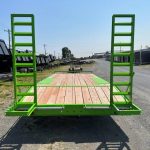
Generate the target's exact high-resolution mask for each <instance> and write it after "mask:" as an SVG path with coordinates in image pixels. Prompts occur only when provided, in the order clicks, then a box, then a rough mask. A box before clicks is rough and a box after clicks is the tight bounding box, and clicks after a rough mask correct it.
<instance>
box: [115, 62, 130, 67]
mask: <svg viewBox="0 0 150 150" xmlns="http://www.w3.org/2000/svg"><path fill="white" fill-rule="evenodd" d="M113 66H122V67H123V66H124V67H126V66H130V63H124V62H120V63H116V62H113Z"/></svg>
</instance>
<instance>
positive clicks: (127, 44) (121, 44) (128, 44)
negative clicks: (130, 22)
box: [114, 43, 131, 46]
mask: <svg viewBox="0 0 150 150" xmlns="http://www.w3.org/2000/svg"><path fill="white" fill-rule="evenodd" d="M114 46H131V43H114Z"/></svg>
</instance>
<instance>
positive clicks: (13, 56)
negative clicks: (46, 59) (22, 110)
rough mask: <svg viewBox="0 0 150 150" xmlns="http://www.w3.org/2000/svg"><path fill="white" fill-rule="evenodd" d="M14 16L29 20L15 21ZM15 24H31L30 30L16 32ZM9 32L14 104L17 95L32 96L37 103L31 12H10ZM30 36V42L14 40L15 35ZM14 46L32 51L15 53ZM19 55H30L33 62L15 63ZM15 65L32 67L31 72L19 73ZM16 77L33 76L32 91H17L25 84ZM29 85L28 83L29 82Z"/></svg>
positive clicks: (33, 33)
mask: <svg viewBox="0 0 150 150" xmlns="http://www.w3.org/2000/svg"><path fill="white" fill-rule="evenodd" d="M16 18H23V19H26V18H30V19H31V21H21V22H20V21H16V20H15V19H16ZM16 26H31V31H30V32H20V31H19V32H16V31H15V27H16ZM11 31H12V32H11V33H12V61H13V80H14V106H16V105H17V103H18V96H30V95H32V96H34V104H35V105H37V82H36V50H35V29H34V15H33V14H11ZM16 36H17V37H19V36H22V37H26V36H30V37H32V42H31V43H20V42H16V39H15V37H16ZM16 47H31V48H32V53H17V52H16V50H17V49H16ZM18 56H21V57H32V58H33V63H17V62H16V58H17V57H18ZM17 67H26V68H27V67H30V68H31V67H32V68H33V73H19V72H17ZM17 77H32V78H33V85H32V86H33V87H34V92H32V93H28V92H25V93H18V91H17V87H18V86H26V85H25V84H23V83H17ZM29 85H30V84H29Z"/></svg>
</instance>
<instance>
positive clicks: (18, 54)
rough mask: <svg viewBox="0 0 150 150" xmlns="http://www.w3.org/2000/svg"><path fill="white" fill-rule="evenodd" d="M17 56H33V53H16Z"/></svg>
mask: <svg viewBox="0 0 150 150" xmlns="http://www.w3.org/2000/svg"><path fill="white" fill-rule="evenodd" d="M15 56H25V57H33V53H18V52H17V53H15Z"/></svg>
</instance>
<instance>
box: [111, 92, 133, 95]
mask: <svg viewBox="0 0 150 150" xmlns="http://www.w3.org/2000/svg"><path fill="white" fill-rule="evenodd" d="M129 94H130V92H113V95H129Z"/></svg>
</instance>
